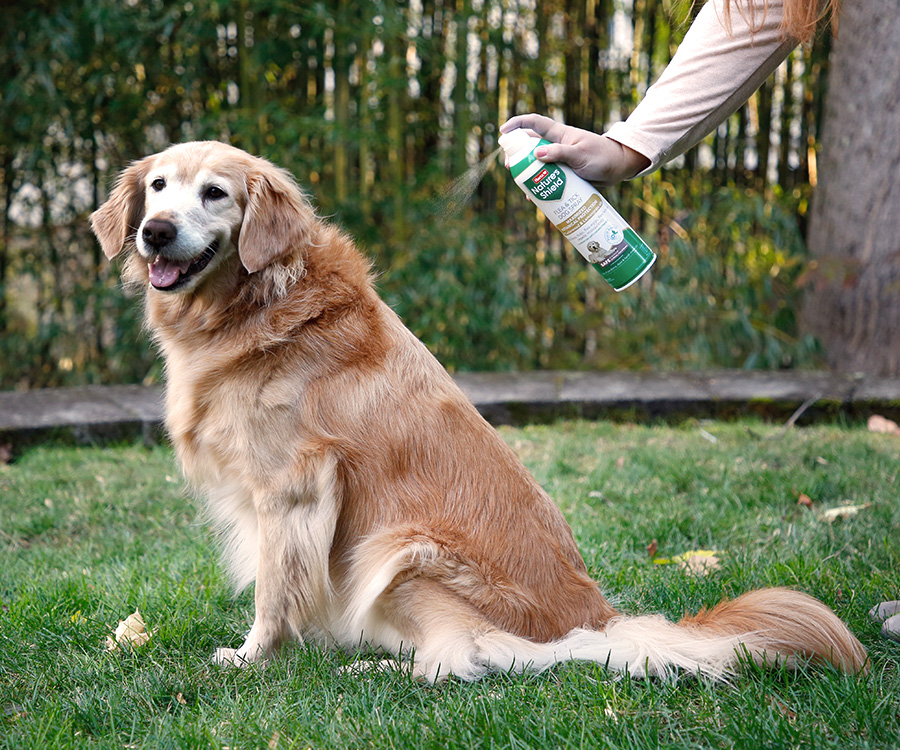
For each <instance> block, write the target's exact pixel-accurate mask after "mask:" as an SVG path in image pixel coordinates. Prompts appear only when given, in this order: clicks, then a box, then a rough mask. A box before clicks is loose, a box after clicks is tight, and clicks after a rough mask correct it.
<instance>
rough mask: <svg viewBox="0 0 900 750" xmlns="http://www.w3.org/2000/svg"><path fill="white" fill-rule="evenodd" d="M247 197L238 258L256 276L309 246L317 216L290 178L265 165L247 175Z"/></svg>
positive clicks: (271, 166) (267, 164) (273, 167)
mask: <svg viewBox="0 0 900 750" xmlns="http://www.w3.org/2000/svg"><path fill="white" fill-rule="evenodd" d="M260 161H262V160H260ZM247 194H248V199H247V207H246V209H245V210H244V221H243V224H242V225H241V233H240V236H239V237H238V255H239V256H240V258H241V263H243V264H244V268H246V269H247V271H249V272H250V273H256V272H257V271H259V270H260V269H262V268H265V267H266V266H267V265H269V264H270V263H271V262H272V261H274V260H277V259H278V258H280V257H282V256H283V255H286V254H287V253H289V252H290V251H292V250H294V249H295V248H298V247H303V246H305V245H307V244H308V243H309V241H310V237H311V236H312V229H313V225H314V223H315V220H316V216H315V213H314V211H313V209H312V206H310V205H309V203H308V202H307V200H306V198H305V197H304V196H303V193H302V192H300V188H298V187H297V184H296V183H295V182H294V180H293V178H292V177H291V176H290V174H289V173H288V172H287V171H285V170H283V169H279V168H278V167H275V166H273V165H272V164H269V163H268V162H265V161H263V162H262V166H259V167H256V168H254V169H253V170H252V171H251V172H250V174H248V175H247Z"/></svg>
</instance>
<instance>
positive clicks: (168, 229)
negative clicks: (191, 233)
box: [141, 219, 178, 250]
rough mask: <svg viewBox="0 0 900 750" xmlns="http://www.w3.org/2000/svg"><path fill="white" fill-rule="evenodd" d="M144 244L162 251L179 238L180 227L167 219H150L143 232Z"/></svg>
mask: <svg viewBox="0 0 900 750" xmlns="http://www.w3.org/2000/svg"><path fill="white" fill-rule="evenodd" d="M141 236H142V237H143V238H144V242H146V243H147V244H148V245H150V246H151V247H152V248H154V249H156V250H161V249H162V248H164V247H165V246H166V245H168V244H169V243H170V242H172V241H173V240H174V239H175V237H177V236H178V227H176V226H175V225H174V224H173V223H172V222H171V221H166V220H165V219H148V220H147V221H146V222H145V223H144V228H143V229H142V230H141Z"/></svg>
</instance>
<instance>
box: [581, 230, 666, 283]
mask: <svg viewBox="0 0 900 750" xmlns="http://www.w3.org/2000/svg"><path fill="white" fill-rule="evenodd" d="M655 261H656V253H654V252H653V251H652V250H651V249H650V248H649V247H647V245H646V244H645V243H644V241H643V240H642V239H641V238H640V237H638V235H637V232H635V231H634V230H633V229H632V228H631V227H628V228H627V229H626V230H625V231H624V233H623V238H622V242H621V243H620V244H619V245H618V246H617V247H615V248H614V250H613V252H611V253H609V254H608V255H607V256H606V257H605V258H604V259H603V260H601V261H600V262H595V263H594V267H595V268H596V269H597V270H598V271H599V272H600V275H601V276H602V277H603V278H604V279H606V280H607V281H608V282H609V283H610V284H611V285H612V288H613V289H615V290H616V291H617V292H621V291H622V290H623V289H625V287H628V286H631V285H632V284H633V283H634V282H635V281H637V280H638V279H639V278H641V276H643V275H644V274H645V273H646V272H647V271H648V269H649V268H650V266H652V265H653V263H654V262H655Z"/></svg>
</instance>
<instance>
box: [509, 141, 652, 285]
mask: <svg viewBox="0 0 900 750" xmlns="http://www.w3.org/2000/svg"><path fill="white" fill-rule="evenodd" d="M499 142H500V146H502V148H503V150H504V152H505V153H506V158H507V163H508V164H509V171H510V173H511V174H512V176H513V179H514V180H515V181H516V184H517V185H518V186H519V187H520V188H522V190H523V191H524V192H525V195H527V196H528V198H529V199H530V200H531V201H533V202H534V204H535V205H536V206H537V207H538V208H540V209H541V211H542V212H543V213H544V215H545V216H546V217H547V218H548V219H550V221H551V223H552V224H553V225H554V226H555V227H556V228H557V229H558V230H559V231H560V232H562V233H563V235H564V236H565V238H566V239H567V240H569V242H571V243H572V244H573V245H574V246H575V249H576V250H578V252H579V253H581V254H582V255H583V256H584V257H585V258H586V259H587V260H588V261H589V262H590V263H592V264H593V265H594V267H595V268H596V269H597V270H598V271H599V272H600V275H601V276H602V277H603V278H604V279H606V280H607V281H608V282H609V283H610V284H611V285H612V288H613V289H615V290H616V291H617V292H621V291H622V290H623V289H625V288H626V287H629V286H631V285H632V284H633V283H634V282H635V281H637V280H638V279H639V278H641V276H643V275H644V274H645V273H646V272H647V270H648V269H649V268H650V266H652V265H653V263H654V261H655V260H656V253H654V252H653V251H652V250H651V249H650V248H649V247H647V245H646V244H645V243H644V241H643V240H642V239H641V238H640V237H638V235H637V232H635V231H634V230H633V229H632V228H631V227H630V226H629V225H628V222H626V221H625V219H623V218H622V217H621V216H619V213H618V212H617V211H616V210H615V209H614V208H613V207H612V206H611V205H609V203H608V202H607V201H606V200H605V199H604V198H603V196H602V195H600V193H598V192H597V190H596V189H595V188H594V187H593V185H591V184H590V183H589V182H587V181H586V180H583V179H582V178H581V177H579V176H578V175H577V174H575V172H573V171H572V169H571V168H570V167H568V166H567V165H565V164H545V163H544V162H542V161H539V160H538V159H537V157H535V155H534V150H535V149H536V148H537V147H538V146H542V145H549V144H550V141H545V140H544V139H543V138H539V137H538V136H533V135H529V134H528V133H527V132H526V131H524V130H522V129H521V128H519V129H516V130H511V131H510V132H509V133H504V134H503V135H501V136H500V139H499Z"/></svg>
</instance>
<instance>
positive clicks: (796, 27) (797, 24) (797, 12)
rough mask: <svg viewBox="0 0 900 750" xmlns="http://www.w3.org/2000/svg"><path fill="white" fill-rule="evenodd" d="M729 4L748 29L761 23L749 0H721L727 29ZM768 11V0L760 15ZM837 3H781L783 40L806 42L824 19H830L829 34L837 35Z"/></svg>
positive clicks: (822, 0) (805, 0) (818, 0)
mask: <svg viewBox="0 0 900 750" xmlns="http://www.w3.org/2000/svg"><path fill="white" fill-rule="evenodd" d="M732 5H733V6H734V7H735V9H736V10H737V12H738V13H740V14H741V15H743V16H744V17H745V18H746V19H747V22H748V23H749V24H750V28H751V29H753V28H756V27H757V26H758V25H759V24H761V23H762V19H761V18H758V10H757V8H756V7H755V6H754V4H753V2H752V0H725V25H726V27H727V28H729V29H730V27H731V9H732ZM768 9H769V2H768V0H766V1H765V5H764V7H763V15H765V13H766V12H767V11H768ZM840 10H841V0H784V13H783V16H782V19H781V31H782V33H783V34H784V36H786V37H793V38H794V39H796V40H797V41H799V42H804V43H805V42H808V41H809V40H810V39H812V37H813V34H814V33H815V31H816V26H817V25H818V24H819V22H820V21H822V20H823V19H826V18H830V20H831V31H832V33H833V34H834V35H835V36H837V27H838V14H839V13H840Z"/></svg>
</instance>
